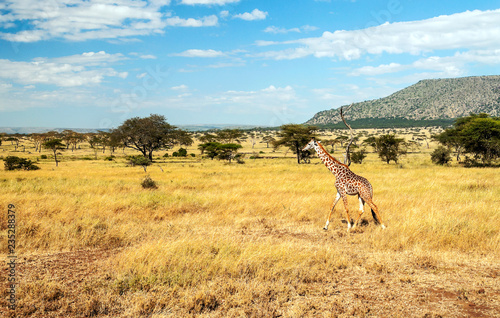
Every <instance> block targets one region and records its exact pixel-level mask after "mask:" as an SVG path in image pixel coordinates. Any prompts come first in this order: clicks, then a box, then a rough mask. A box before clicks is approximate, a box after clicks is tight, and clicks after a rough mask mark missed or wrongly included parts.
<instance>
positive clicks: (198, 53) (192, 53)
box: [174, 49, 225, 57]
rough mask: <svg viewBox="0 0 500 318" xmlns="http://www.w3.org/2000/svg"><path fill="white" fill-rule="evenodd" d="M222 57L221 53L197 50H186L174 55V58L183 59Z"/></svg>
mask: <svg viewBox="0 0 500 318" xmlns="http://www.w3.org/2000/svg"><path fill="white" fill-rule="evenodd" d="M224 55H225V54H224V53H223V52H221V51H215V50H198V49H191V50H186V51H184V52H182V53H178V54H174V56H183V57H220V56H224Z"/></svg>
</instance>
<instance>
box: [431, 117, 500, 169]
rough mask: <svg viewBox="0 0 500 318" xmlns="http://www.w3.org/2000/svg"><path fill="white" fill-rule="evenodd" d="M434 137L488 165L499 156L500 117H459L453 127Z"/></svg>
mask: <svg viewBox="0 0 500 318" xmlns="http://www.w3.org/2000/svg"><path fill="white" fill-rule="evenodd" d="M435 138H436V139H437V140H438V141H439V142H440V143H442V144H443V145H445V146H448V147H449V146H452V147H454V148H455V149H456V151H457V153H458V154H457V160H458V155H459V154H460V152H459V151H460V150H462V151H463V152H464V153H467V154H472V155H473V160H474V161H476V160H481V161H482V162H483V164H486V165H489V164H491V162H492V160H494V159H496V158H498V157H500V118H498V117H490V116H489V115H487V114H471V115H470V116H467V117H463V118H459V119H457V120H456V121H455V123H454V128H451V129H447V130H445V131H444V132H442V133H441V134H438V135H436V136H435Z"/></svg>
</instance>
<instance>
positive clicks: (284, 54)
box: [260, 9, 500, 60]
mask: <svg viewBox="0 0 500 318" xmlns="http://www.w3.org/2000/svg"><path fill="white" fill-rule="evenodd" d="M499 20H500V9H499V10H489V11H480V10H474V11H466V12H462V13H457V14H452V15H443V16H438V17H435V18H431V19H426V20H420V21H410V22H395V23H384V24H382V25H379V26H375V27H371V28H366V29H361V30H353V31H345V30H339V31H335V32H324V33H323V34H322V36H320V37H313V38H303V39H299V40H295V41H287V42H281V43H280V44H289V45H298V47H295V48H288V49H285V50H281V51H269V52H264V53H262V54H260V56H262V57H267V58H271V59H277V60H279V59H297V58H303V57H307V56H315V57H318V58H320V57H329V58H338V59H345V60H354V59H359V58H361V57H362V56H363V55H365V54H381V53H389V54H401V53H410V54H414V55H417V54H421V53H423V52H432V51H434V50H448V49H460V48H497V47H499V44H498V41H497V39H499V38H500V24H499V23H498V21H499Z"/></svg>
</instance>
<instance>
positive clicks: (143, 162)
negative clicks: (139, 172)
mask: <svg viewBox="0 0 500 318" xmlns="http://www.w3.org/2000/svg"><path fill="white" fill-rule="evenodd" d="M127 159H128V163H129V164H130V165H131V166H132V167H135V166H142V168H144V172H146V168H147V167H148V166H149V165H151V161H150V160H149V159H148V158H146V157H144V156H141V155H137V156H128V157H127Z"/></svg>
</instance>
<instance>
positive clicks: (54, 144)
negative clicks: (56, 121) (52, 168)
mask: <svg viewBox="0 0 500 318" xmlns="http://www.w3.org/2000/svg"><path fill="white" fill-rule="evenodd" d="M61 141H62V140H61V139H59V138H56V139H49V140H47V141H46V142H44V143H43V146H44V147H45V148H48V149H51V150H52V151H53V152H54V160H55V161H56V167H57V166H58V165H59V161H57V151H58V150H63V149H64V147H66V146H65V145H64V144H63V143H62V142H61Z"/></svg>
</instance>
